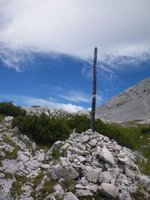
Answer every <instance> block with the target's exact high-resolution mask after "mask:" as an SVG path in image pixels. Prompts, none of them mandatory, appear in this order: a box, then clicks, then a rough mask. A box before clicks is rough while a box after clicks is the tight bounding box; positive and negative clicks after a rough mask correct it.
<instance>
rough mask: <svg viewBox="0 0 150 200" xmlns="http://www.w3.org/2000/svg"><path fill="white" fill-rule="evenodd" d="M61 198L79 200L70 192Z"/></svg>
mask: <svg viewBox="0 0 150 200" xmlns="http://www.w3.org/2000/svg"><path fill="white" fill-rule="evenodd" d="M63 200H79V199H78V198H77V197H76V196H75V195H74V194H73V193H72V192H67V193H66V194H65V196H64V198H63Z"/></svg>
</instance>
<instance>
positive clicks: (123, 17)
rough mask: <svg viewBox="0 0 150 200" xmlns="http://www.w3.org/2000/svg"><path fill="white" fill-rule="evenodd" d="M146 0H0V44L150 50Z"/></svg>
mask: <svg viewBox="0 0 150 200" xmlns="http://www.w3.org/2000/svg"><path fill="white" fill-rule="evenodd" d="M149 8H150V1H149V0H132V1H131V0H126V1H120V0H93V1H91V0H82V1H81V0H43V1H41V0H13V1H12V0H1V1H0V43H1V45H3V46H5V47H7V48H12V49H17V50H26V51H37V52H49V51H52V52H56V53H65V54H70V55H75V56H79V57H81V58H89V57H93V47H94V46H95V45H97V46H98V47H99V48H100V49H99V52H100V53H99V58H100V59H101V57H102V55H103V54H105V53H107V54H122V55H126V54H135V53H141V52H143V51H147V50H150V26H149V25H148V24H149V21H150V12H149Z"/></svg>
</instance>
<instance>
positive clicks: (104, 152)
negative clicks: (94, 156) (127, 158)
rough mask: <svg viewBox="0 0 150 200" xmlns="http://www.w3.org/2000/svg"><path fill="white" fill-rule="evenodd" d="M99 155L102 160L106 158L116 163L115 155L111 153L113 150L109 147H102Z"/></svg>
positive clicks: (113, 163)
mask: <svg viewBox="0 0 150 200" xmlns="http://www.w3.org/2000/svg"><path fill="white" fill-rule="evenodd" d="M99 157H100V158H101V159H102V160H104V161H105V162H108V163H110V164H112V165H115V161H114V158H113V155H112V154H111V152H110V151H109V150H108V148H107V147H106V146H104V147H103V148H102V149H101V152H100V154H99Z"/></svg>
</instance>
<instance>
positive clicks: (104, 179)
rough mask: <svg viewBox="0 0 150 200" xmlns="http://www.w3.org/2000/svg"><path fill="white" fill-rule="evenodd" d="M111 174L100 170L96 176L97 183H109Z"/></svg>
mask: <svg viewBox="0 0 150 200" xmlns="http://www.w3.org/2000/svg"><path fill="white" fill-rule="evenodd" d="M112 178H113V177H112V175H111V174H110V173H109V172H107V171H105V172H101V173H100V175H99V178H98V182H99V183H109V182H110V181H111V180H112Z"/></svg>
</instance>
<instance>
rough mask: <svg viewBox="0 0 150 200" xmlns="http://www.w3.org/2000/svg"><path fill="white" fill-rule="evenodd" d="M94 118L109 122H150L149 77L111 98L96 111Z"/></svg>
mask: <svg viewBox="0 0 150 200" xmlns="http://www.w3.org/2000/svg"><path fill="white" fill-rule="evenodd" d="M96 117H97V118H102V119H105V120H110V121H135V120H137V121H138V120H139V121H143V120H145V121H149V120H150V77H148V78H146V79H144V80H142V81H141V82H139V83H138V84H136V85H134V86H132V87H130V88H128V89H126V90H125V91H123V92H122V93H120V94H118V95H117V96H114V97H112V98H111V99H110V100H109V101H108V102H107V103H106V104H104V105H103V106H100V107H99V108H97V110H96Z"/></svg>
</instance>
